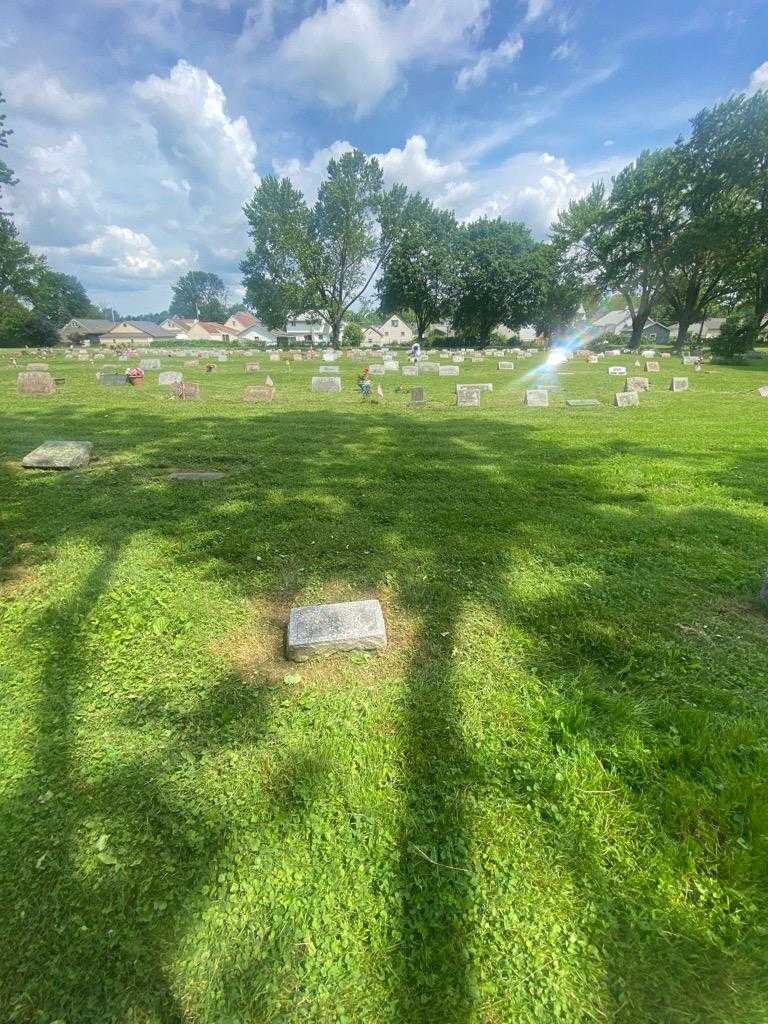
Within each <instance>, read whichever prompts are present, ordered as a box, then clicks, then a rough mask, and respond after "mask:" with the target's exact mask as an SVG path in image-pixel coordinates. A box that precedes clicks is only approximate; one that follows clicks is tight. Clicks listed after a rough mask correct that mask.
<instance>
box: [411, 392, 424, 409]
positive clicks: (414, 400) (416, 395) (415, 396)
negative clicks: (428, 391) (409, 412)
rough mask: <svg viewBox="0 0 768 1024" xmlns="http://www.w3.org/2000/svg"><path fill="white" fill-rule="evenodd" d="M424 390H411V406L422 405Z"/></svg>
mask: <svg viewBox="0 0 768 1024" xmlns="http://www.w3.org/2000/svg"><path fill="white" fill-rule="evenodd" d="M425 401H426V399H425V398H424V388H411V405H424V403H425Z"/></svg>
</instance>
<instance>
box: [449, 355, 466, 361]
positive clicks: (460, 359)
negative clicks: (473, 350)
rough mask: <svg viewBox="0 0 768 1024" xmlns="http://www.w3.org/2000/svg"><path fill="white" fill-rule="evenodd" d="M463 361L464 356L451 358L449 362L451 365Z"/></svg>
mask: <svg viewBox="0 0 768 1024" xmlns="http://www.w3.org/2000/svg"><path fill="white" fill-rule="evenodd" d="M464 359H465V356H453V358H452V359H451V362H453V363H463V362H464Z"/></svg>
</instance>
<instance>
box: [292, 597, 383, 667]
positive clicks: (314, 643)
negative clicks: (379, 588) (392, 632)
mask: <svg viewBox="0 0 768 1024" xmlns="http://www.w3.org/2000/svg"><path fill="white" fill-rule="evenodd" d="M386 646H387V628H386V626H385V625H384V614H383V612H382V610H381V605H380V604H379V602H378V601H375V600H367V601H345V602H344V603H343V604H315V605H308V606H306V607H304V608H291V611H290V615H289V617H288V633H287V636H286V644H285V651H286V654H287V656H288V657H289V658H290V659H291V660H292V661H306V660H307V659H308V658H312V657H316V656H318V655H320V656H322V655H328V654H337V653H339V652H340V651H379V650H383V649H384V648H385V647H386Z"/></svg>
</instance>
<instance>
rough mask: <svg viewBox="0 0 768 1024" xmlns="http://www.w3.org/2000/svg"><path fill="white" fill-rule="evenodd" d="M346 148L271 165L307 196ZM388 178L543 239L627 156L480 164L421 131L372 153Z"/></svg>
mask: <svg viewBox="0 0 768 1024" xmlns="http://www.w3.org/2000/svg"><path fill="white" fill-rule="evenodd" d="M349 148H351V146H350V144H349V143H348V142H336V143H334V144H333V146H329V147H326V148H325V149H322V150H318V151H317V152H316V153H315V154H314V155H313V156H312V158H311V159H310V160H309V161H308V162H307V163H302V162H301V161H299V160H291V161H287V162H285V163H283V164H281V165H279V167H276V169H277V170H278V173H285V174H286V175H287V176H288V177H290V178H291V180H292V181H293V182H294V184H295V185H296V186H297V187H299V188H304V187H305V185H306V184H307V183H309V184H311V186H312V189H311V192H305V194H307V195H308V198H310V199H311V198H312V196H313V195H314V192H316V190H317V185H318V184H319V182H320V180H321V179H322V177H323V174H324V172H325V167H326V164H327V162H328V159H329V157H330V156H331V155H334V154H335V153H336V152H343V151H344V150H345V149H349ZM373 155H375V156H376V158H377V159H378V161H379V163H380V164H381V166H382V170H383V171H384V177H385V179H386V180H387V182H388V183H390V184H392V183H394V182H396V181H399V182H403V183H404V184H406V185H407V186H408V187H409V188H410V189H411V190H413V191H419V192H421V193H422V194H423V195H426V196H428V197H429V198H430V199H431V200H432V201H433V202H434V203H436V204H437V205H438V206H441V207H444V208H446V209H452V210H454V211H455V212H456V215H457V217H458V218H459V219H460V220H475V219H476V218H478V217H507V218H511V219H515V220H522V221H523V222H524V223H526V224H527V225H528V226H529V227H530V228H531V230H532V231H533V232H534V234H535V235H536V236H537V237H540V238H543V237H544V236H545V235H546V234H547V231H548V229H549V227H550V225H551V223H552V221H553V220H554V219H555V217H556V216H557V214H558V212H559V211H560V210H562V209H564V208H565V207H566V206H567V205H568V203H569V202H570V201H571V199H575V198H577V197H578V196H581V195H583V194H584V193H585V192H586V191H587V190H588V189H589V187H590V185H591V184H592V182H593V181H596V180H598V179H606V180H607V179H608V178H610V176H611V175H613V174H616V173H617V172H618V170H620V168H621V167H623V166H624V165H625V164H626V163H627V160H626V159H625V158H623V157H616V158H610V159H606V160H604V161H603V162H602V163H598V164H592V165H588V166H585V167H581V168H572V167H570V166H569V164H568V163H567V162H566V161H565V160H564V159H562V158H561V157H557V156H554V155H552V154H551V153H542V152H523V153H518V154H516V155H515V156H512V157H510V158H509V159H507V160H505V161H504V162H503V163H501V164H499V165H497V166H494V167H486V168H481V167H477V166H476V165H475V164H474V163H473V162H471V161H466V160H463V159H447V160H440V159H439V158H437V157H435V156H432V155H430V153H429V147H428V145H427V141H426V139H425V138H424V136H422V135H412V136H410V138H408V139H407V140H406V142H405V145H404V146H402V147H401V148H398V147H393V148H392V149H389V150H388V151H387V152H386V153H376V154H373Z"/></svg>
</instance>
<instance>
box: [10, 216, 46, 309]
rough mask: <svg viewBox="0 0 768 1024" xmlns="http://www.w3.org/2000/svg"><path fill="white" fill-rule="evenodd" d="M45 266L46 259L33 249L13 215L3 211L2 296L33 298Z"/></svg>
mask: <svg viewBox="0 0 768 1024" xmlns="http://www.w3.org/2000/svg"><path fill="white" fill-rule="evenodd" d="M45 269H46V268H45V260H44V259H43V258H42V257H41V256H36V255H35V254H34V253H33V252H32V250H31V249H30V248H29V246H28V245H27V243H26V242H25V241H24V240H23V239H22V237H21V235H20V234H19V229H18V228H17V227H16V225H15V224H14V222H13V221H12V220H11V218H10V217H8V216H6V215H5V214H3V213H0V295H2V294H7V295H16V296H19V297H21V298H24V299H29V300H32V299H33V297H34V294H35V289H36V288H37V286H38V283H39V281H40V278H41V276H42V274H43V272H44V271H45Z"/></svg>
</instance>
